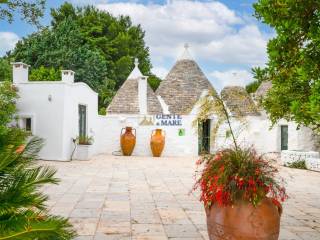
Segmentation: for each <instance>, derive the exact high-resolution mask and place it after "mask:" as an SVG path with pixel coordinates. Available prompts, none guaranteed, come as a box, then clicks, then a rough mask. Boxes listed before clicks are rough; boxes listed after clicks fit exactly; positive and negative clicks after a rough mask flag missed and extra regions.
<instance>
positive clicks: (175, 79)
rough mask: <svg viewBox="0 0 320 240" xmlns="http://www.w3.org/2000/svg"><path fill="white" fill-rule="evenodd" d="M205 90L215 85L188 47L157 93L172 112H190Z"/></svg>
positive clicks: (211, 88)
mask: <svg viewBox="0 0 320 240" xmlns="http://www.w3.org/2000/svg"><path fill="white" fill-rule="evenodd" d="M186 56H187V57H186ZM204 90H209V91H210V90H213V87H212V85H211V84H210V82H209V80H208V79H207V78H206V76H205V75H204V73H203V72H202V70H201V69H200V67H199V66H198V64H197V63H196V62H195V61H194V60H193V59H192V58H191V57H190V54H189V53H188V52H187V47H186V50H185V53H184V54H183V55H182V57H181V58H180V59H179V60H178V61H177V62H176V64H175V65H174V66H173V68H172V69H171V71H170V72H169V74H168V75H167V77H166V78H165V79H164V80H163V81H162V82H161V84H160V86H159V88H158V89H157V91H156V94H157V95H160V96H161V97H162V98H163V100H164V101H165V103H166V104H167V105H168V106H169V111H170V113H171V114H188V113H189V112H190V111H191V110H192V109H193V107H194V105H195V104H196V102H197V101H198V100H199V98H200V97H201V94H202V93H203V91H204Z"/></svg>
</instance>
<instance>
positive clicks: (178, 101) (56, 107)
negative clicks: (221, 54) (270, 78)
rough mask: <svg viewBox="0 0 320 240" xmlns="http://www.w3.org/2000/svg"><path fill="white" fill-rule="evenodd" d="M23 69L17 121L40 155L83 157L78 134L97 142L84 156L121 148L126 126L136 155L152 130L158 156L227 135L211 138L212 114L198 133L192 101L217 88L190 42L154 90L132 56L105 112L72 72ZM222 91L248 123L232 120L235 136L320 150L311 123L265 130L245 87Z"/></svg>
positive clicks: (206, 146) (17, 72)
mask: <svg viewBox="0 0 320 240" xmlns="http://www.w3.org/2000/svg"><path fill="white" fill-rule="evenodd" d="M28 68H29V66H28V65H26V64H24V63H14V64H13V81H14V84H15V85H16V86H17V88H18V89H19V94H20V98H19V100H18V104H17V105H18V109H19V113H18V116H17V119H18V120H17V122H16V123H15V124H17V125H18V126H19V127H22V128H25V129H26V130H28V131H30V133H31V134H34V135H38V136H40V137H42V138H44V139H45V141H46V145H45V147H44V148H43V150H42V152H41V158H43V159H47V160H62V161H66V160H70V159H71V158H73V159H77V158H80V159H81V158H82V154H83V152H81V151H82V150H83V149H82V150H81V149H80V147H79V148H78V147H77V148H75V144H74V139H75V138H76V137H77V136H79V135H86V136H90V137H92V138H93V140H94V141H93V144H92V145H90V146H86V149H85V150H86V152H87V154H88V156H89V157H90V156H93V155H95V154H100V153H106V154H119V151H120V141H119V136H120V132H121V129H122V128H124V127H126V126H130V127H133V128H135V129H136V133H137V143H136V147H135V149H134V152H133V154H134V155H139V156H151V150H150V135H151V132H152V130H154V129H156V128H161V129H163V130H164V131H165V133H166V143H165V148H164V151H163V156H197V155H198V154H199V152H200V151H214V150H215V149H217V148H219V147H220V146H222V145H225V144H228V141H226V140H225V138H224V136H225V129H226V127H225V126H221V128H220V129H219V131H218V134H217V138H216V141H213V139H212V135H211V133H212V127H213V124H212V123H213V122H214V121H215V116H211V117H210V118H209V119H208V120H207V121H206V122H205V123H204V124H203V126H202V127H201V128H199V129H201V131H198V129H197V128H195V127H194V126H193V124H192V123H193V121H194V119H195V117H196V115H197V112H198V106H197V102H198V101H199V99H200V98H201V97H202V96H204V95H205V94H206V93H207V92H208V91H211V90H212V91H215V89H214V84H213V85H212V84H211V83H210V81H209V80H208V79H207V77H206V76H205V74H204V73H203V72H202V70H201V68H200V67H199V65H198V64H197V62H196V61H195V60H194V59H193V58H192V57H191V56H190V54H189V52H188V49H187V48H186V49H185V52H184V53H183V54H182V56H181V57H180V58H178V60H177V61H176V63H175V64H174V66H173V67H172V69H171V70H170V72H169V74H168V75H167V76H166V78H165V79H164V80H163V81H162V82H161V84H160V86H159V88H158V89H157V91H156V92H154V91H153V90H152V89H151V87H150V86H149V85H148V82H147V77H146V76H143V75H142V73H141V72H140V70H139V67H138V62H137V61H135V67H134V69H133V71H132V72H131V74H130V75H129V76H128V78H127V80H126V81H125V82H124V83H123V85H122V86H121V87H120V89H119V90H118V92H117V93H116V95H115V97H114V98H113V100H112V102H111V104H110V105H109V106H108V108H107V114H106V115H105V116H100V115H98V97H97V93H95V92H94V91H92V90H91V89H90V88H89V87H88V86H87V85H86V84H85V83H81V82H78V83H75V82H74V74H76V73H74V72H73V71H70V70H65V71H62V77H61V81H55V82H46V81H32V82H31V81H29V80H28ZM269 87H270V84H269V83H264V84H262V85H261V87H260V88H259V89H258V91H257V94H256V97H263V96H264V95H265V94H266V92H267V91H268V89H269ZM234 92H236V93H237V94H238V95H239V94H240V95H241V96H242V98H241V100H239V99H234V98H233V96H234V94H233V93H234ZM221 95H222V96H223V99H224V101H225V104H226V106H227V107H228V109H229V111H230V112H231V113H232V114H233V115H234V116H235V115H237V114H240V115H241V117H242V118H245V119H246V120H247V121H246V122H247V123H246V125H243V123H242V122H239V121H236V120H233V124H234V125H235V127H237V126H240V127H241V128H242V131H241V132H239V134H238V138H239V141H240V142H241V143H243V144H246V145H254V146H255V147H256V148H257V149H258V151H260V152H281V151H287V150H289V151H290V150H295V152H303V153H307V154H309V155H310V156H311V157H314V158H315V157H318V156H319V153H318V152H314V150H315V149H316V145H315V141H314V139H313V136H312V132H311V130H310V129H308V128H302V129H300V130H297V129H296V124H295V123H292V122H286V121H284V120H283V121H280V122H279V123H278V124H277V125H275V126H274V127H273V128H272V129H270V128H269V127H270V126H271V123H270V121H269V120H268V118H267V115H266V113H265V112H264V111H263V110H262V109H260V108H259V107H258V106H257V104H256V101H255V100H254V98H251V96H249V95H248V94H247V93H246V91H245V90H244V88H242V87H239V86H229V87H226V88H224V89H223V90H222V92H221ZM309 155H308V156H309Z"/></svg>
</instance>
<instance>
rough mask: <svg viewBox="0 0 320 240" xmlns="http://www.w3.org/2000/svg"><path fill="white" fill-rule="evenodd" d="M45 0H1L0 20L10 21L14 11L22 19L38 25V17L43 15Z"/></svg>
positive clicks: (12, 18)
mask: <svg viewBox="0 0 320 240" xmlns="http://www.w3.org/2000/svg"><path fill="white" fill-rule="evenodd" d="M45 3H46V1H45V0H31V1H30V0H29V1H23V0H1V1H0V20H5V21H8V22H9V23H12V22H13V20H14V15H15V14H16V12H18V13H19V15H20V16H21V19H22V20H25V21H26V22H28V23H31V24H35V25H39V18H40V17H42V16H43V12H44V8H45Z"/></svg>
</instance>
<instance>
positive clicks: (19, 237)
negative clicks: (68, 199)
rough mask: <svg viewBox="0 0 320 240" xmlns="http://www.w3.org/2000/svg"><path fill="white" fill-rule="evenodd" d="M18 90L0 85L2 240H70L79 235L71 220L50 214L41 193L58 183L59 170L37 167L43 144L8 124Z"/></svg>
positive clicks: (0, 205) (3, 84)
mask: <svg viewBox="0 0 320 240" xmlns="http://www.w3.org/2000/svg"><path fill="white" fill-rule="evenodd" d="M17 97H18V94H17V89H15V88H14V87H13V86H12V85H11V83H10V82H3V83H0V202H1V204H0V222H1V224H0V239H12V240H33V239H52V240H55V239H57V240H59V239H61V240H68V239H72V238H73V237H74V236H75V233H74V231H73V230H72V229H71V228H70V227H71V225H70V224H69V223H68V221H67V219H64V218H61V217H57V216H52V215H50V214H48V213H47V210H46V206H45V201H46V200H47V199H48V197H47V196H46V195H45V194H43V193H42V192H41V189H43V186H44V185H45V184H57V183H58V179H57V178H55V177H54V175H55V172H56V171H55V170H54V169H52V168H50V167H44V166H40V165H38V164H36V159H37V158H38V153H39V151H40V149H41V147H42V144H43V141H42V140H41V139H39V138H32V139H31V140H30V141H29V142H27V143H26V136H27V134H26V133H25V132H24V131H22V130H20V129H18V128H15V127H9V126H8V124H9V123H10V122H11V121H12V120H13V116H14V114H15V112H16V106H15V102H16V99H17Z"/></svg>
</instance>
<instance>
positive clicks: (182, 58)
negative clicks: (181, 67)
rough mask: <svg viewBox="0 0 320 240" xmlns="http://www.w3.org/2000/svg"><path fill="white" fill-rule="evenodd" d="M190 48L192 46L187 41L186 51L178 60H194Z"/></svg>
mask: <svg viewBox="0 0 320 240" xmlns="http://www.w3.org/2000/svg"><path fill="white" fill-rule="evenodd" d="M189 48H190V45H189V44H188V43H185V44H184V52H183V54H182V55H181V56H180V58H179V59H178V60H193V58H192V57H191V55H190V52H189Z"/></svg>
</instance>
